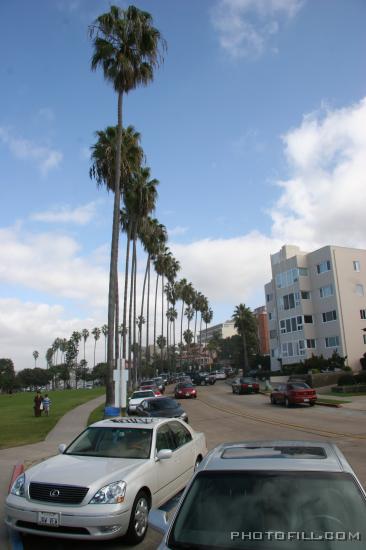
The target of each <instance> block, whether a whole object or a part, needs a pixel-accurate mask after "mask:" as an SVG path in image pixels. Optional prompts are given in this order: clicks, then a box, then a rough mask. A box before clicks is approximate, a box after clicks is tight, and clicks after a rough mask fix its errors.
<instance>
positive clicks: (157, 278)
mask: <svg viewBox="0 0 366 550" xmlns="http://www.w3.org/2000/svg"><path fill="white" fill-rule="evenodd" d="M158 283H159V273H157V274H156V287H155V307H154V358H155V353H156V352H155V350H156V347H155V346H156V344H155V342H156V304H157V301H158Z"/></svg>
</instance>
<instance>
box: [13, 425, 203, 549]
mask: <svg viewBox="0 0 366 550" xmlns="http://www.w3.org/2000/svg"><path fill="white" fill-rule="evenodd" d="M60 452H61V455H59V456H55V457H52V458H49V459H48V460H45V461H44V462H41V463H40V464H38V465H36V466H33V467H32V468H29V470H26V472H25V473H24V474H22V475H20V476H19V477H18V478H17V479H16V480H15V482H14V484H13V485H12V487H11V491H10V494H9V495H8V497H7V498H6V504H5V522H6V524H7V525H8V526H9V527H10V528H11V529H15V530H17V531H21V532H24V533H33V534H37V535H45V536H51V537H62V538H75V539H92V540H95V539H97V540H102V539H111V538H114V537H120V536H123V535H126V539H127V540H128V541H129V542H131V543H138V542H140V541H141V540H142V539H143V538H144V536H145V534H146V529H147V517H148V511H149V508H150V507H151V506H155V507H158V506H160V505H161V504H163V503H164V502H166V501H168V500H169V499H171V498H172V497H173V496H174V495H176V494H177V493H178V492H179V491H181V490H182V489H183V488H184V487H185V485H186V484H187V482H188V480H189V479H190V477H191V475H192V473H193V471H194V469H195V468H196V467H197V465H198V464H199V462H200V461H201V460H202V459H203V457H204V456H205V455H206V453H207V449H206V441H205V437H204V435H203V434H201V433H197V432H195V431H194V430H193V429H192V428H191V427H190V426H187V424H186V423H185V422H183V421H181V420H179V419H177V418H174V419H162V418H114V419H109V420H103V421H101V422H97V423H95V424H92V425H91V426H89V427H88V428H87V429H86V430H85V431H84V432H82V433H81V434H80V435H79V436H78V437H77V438H76V439H75V440H74V441H73V442H72V443H71V444H70V445H69V446H68V447H66V445H60Z"/></svg>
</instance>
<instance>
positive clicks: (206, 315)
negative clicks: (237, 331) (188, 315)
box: [202, 307, 213, 346]
mask: <svg viewBox="0 0 366 550" xmlns="http://www.w3.org/2000/svg"><path fill="white" fill-rule="evenodd" d="M202 319H203V322H204V323H205V325H206V338H205V341H206V346H207V325H209V324H210V323H211V321H212V319H213V311H212V309H211V308H210V307H207V309H206V311H204V312H203V314H202Z"/></svg>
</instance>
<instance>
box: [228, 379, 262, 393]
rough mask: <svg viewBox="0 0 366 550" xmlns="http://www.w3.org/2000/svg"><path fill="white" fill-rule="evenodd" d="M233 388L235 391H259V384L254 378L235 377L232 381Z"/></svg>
mask: <svg viewBox="0 0 366 550" xmlns="http://www.w3.org/2000/svg"><path fill="white" fill-rule="evenodd" d="M231 389H232V390H233V393H238V394H239V395H240V394H241V393H259V384H258V382H257V380H255V379H254V378H246V377H242V378H235V380H233V381H232V384H231Z"/></svg>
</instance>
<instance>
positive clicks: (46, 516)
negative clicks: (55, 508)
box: [38, 512, 60, 527]
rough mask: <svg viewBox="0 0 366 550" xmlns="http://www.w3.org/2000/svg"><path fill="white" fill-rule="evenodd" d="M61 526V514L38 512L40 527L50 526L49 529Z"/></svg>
mask: <svg viewBox="0 0 366 550" xmlns="http://www.w3.org/2000/svg"><path fill="white" fill-rule="evenodd" d="M59 524H60V514H54V513H53V512H38V525H48V526H49V527H58V526H59Z"/></svg>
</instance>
